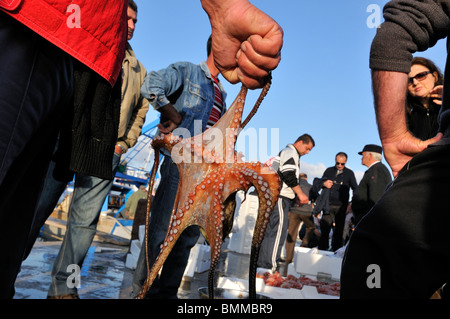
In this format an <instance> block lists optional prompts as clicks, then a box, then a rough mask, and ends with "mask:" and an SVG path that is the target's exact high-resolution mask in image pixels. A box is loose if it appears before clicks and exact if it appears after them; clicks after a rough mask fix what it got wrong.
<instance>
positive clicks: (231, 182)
mask: <svg viewBox="0 0 450 319" xmlns="http://www.w3.org/2000/svg"><path fill="white" fill-rule="evenodd" d="M269 87H270V80H269V81H268V83H267V85H266V86H265V88H264V89H263V91H262V92H261V95H260V97H259V99H258V101H257V102H256V103H255V106H254V108H253V110H252V111H251V113H250V114H249V116H248V117H247V119H246V120H245V121H244V123H241V120H242V114H243V108H244V103H245V98H246V94H247V89H246V88H245V87H242V88H241V91H240V92H239V94H238V96H237V97H236V99H235V101H234V102H233V103H232V105H231V107H230V108H229V109H228V111H227V112H226V113H225V114H224V116H223V117H222V118H221V119H220V120H219V121H218V122H217V123H216V124H215V125H214V126H213V127H212V128H210V129H208V130H207V131H205V132H204V133H202V134H201V135H199V136H194V137H192V138H190V139H182V138H179V137H176V136H174V135H173V134H166V135H164V136H161V137H158V138H155V139H154V140H153V142H152V147H153V148H155V150H158V154H159V149H160V148H165V149H166V150H168V151H169V152H171V156H172V159H173V160H174V162H175V163H176V165H177V167H178V171H179V173H180V182H179V185H178V190H177V196H176V200H175V203H174V209H173V211H172V216H171V222H170V225H169V227H168V230H167V233H166V238H165V240H164V242H163V245H162V247H161V251H160V253H159V255H158V257H157V259H156V261H155V263H154V265H153V266H152V268H151V269H149V265H147V268H148V270H149V271H148V276H147V279H146V281H145V283H144V285H143V287H142V290H141V292H140V293H139V295H138V298H143V297H144V296H145V294H146V292H147V290H148V289H149V288H150V286H151V285H152V283H153V281H154V279H155V278H156V276H157V273H158V271H159V270H160V269H161V267H162V265H163V264H164V262H165V260H166V259H167V256H168V254H169V253H170V251H171V250H172V248H173V246H174V245H175V242H176V241H177V240H178V238H179V236H180V234H181V232H182V231H183V230H184V229H186V228H187V227H189V226H191V225H198V226H200V228H201V229H202V231H204V233H205V238H206V239H207V240H208V242H209V244H210V247H211V266H210V270H209V274H208V288H209V297H210V298H214V289H213V286H214V285H213V275H214V270H215V268H216V265H217V263H218V261H219V256H220V251H221V247H222V244H223V240H224V238H225V237H226V236H227V235H228V233H229V231H230V229H231V225H232V222H233V216H234V208H235V199H234V197H233V196H234V194H235V193H236V192H237V191H239V190H243V191H248V190H249V188H250V187H252V186H253V187H255V189H256V190H257V192H258V197H259V209H258V216H257V221H256V226H255V232H254V235H253V239H252V252H251V257H250V259H251V263H250V275H249V290H250V296H251V297H252V298H254V297H255V296H256V289H255V281H256V272H255V271H256V260H257V257H258V252H259V247H260V245H261V242H262V239H263V238H264V232H265V229H266V227H267V223H268V219H269V216H270V213H271V211H272V209H273V207H274V206H275V203H276V201H277V198H278V195H279V191H280V180H279V177H278V174H277V173H276V172H275V171H273V170H272V169H270V168H268V167H264V166H263V165H262V164H260V163H245V162H242V161H241V160H240V159H239V156H238V154H237V153H236V151H235V150H234V148H235V144H236V140H237V137H238V135H239V132H240V131H241V130H242V128H243V127H244V126H245V125H246V123H248V121H249V120H250V119H251V117H252V116H253V115H254V114H255V113H256V111H257V109H258V107H259V105H260V104H261V102H262V100H263V98H264V96H265V95H266V93H267V90H268V89H269ZM218 133H220V134H218ZM218 135H219V138H215V137H217V136H218ZM155 153H156V152H155ZM155 171H156V170H155ZM152 175H153V174H152ZM152 178H153V179H154V175H153V176H152ZM151 183H153V181H152V182H151ZM150 205H151V202H150V200H149V202H148V205H147V215H148V214H149V213H150ZM233 205H234V206H233ZM147 217H148V216H147ZM148 221H149V220H148V218H147V225H146V247H147V246H148V245H147V240H148V239H147V238H148V235H147V232H148ZM224 225H225V226H224ZM147 263H148V261H147Z"/></svg>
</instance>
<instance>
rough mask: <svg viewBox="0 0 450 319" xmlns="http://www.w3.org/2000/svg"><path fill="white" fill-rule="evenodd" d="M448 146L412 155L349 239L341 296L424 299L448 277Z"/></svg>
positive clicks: (449, 171)
mask: <svg viewBox="0 0 450 319" xmlns="http://www.w3.org/2000/svg"><path fill="white" fill-rule="evenodd" d="M449 181H450V145H446V146H431V147H428V148H427V149H426V150H424V151H423V152H422V153H420V154H418V155H416V156H415V157H414V158H413V159H412V160H411V161H410V162H409V163H408V164H407V165H406V166H405V167H404V168H403V169H402V171H401V172H400V173H399V175H398V177H397V178H396V179H395V180H394V182H393V183H392V185H391V187H390V188H389V189H388V190H387V191H386V193H385V194H384V195H383V196H382V197H381V198H380V200H379V201H378V202H377V203H376V205H375V206H374V207H373V208H372V210H370V211H369V213H367V215H365V216H364V217H363V218H362V219H361V221H360V222H359V224H358V225H357V226H356V229H355V231H354V232H353V234H352V235H351V238H350V241H349V244H348V247H347V251H346V254H345V257H344V261H343V265H342V273H341V298H344V299H348V298H386V299H390V298H424V299H425V298H426V299H428V298H429V297H430V296H431V295H432V294H433V293H434V292H435V291H436V290H438V289H439V288H440V287H441V286H442V285H443V284H444V283H446V282H448V280H449V279H450V278H449V277H450V249H449V247H450V236H449V231H448V227H449V225H450V182H449Z"/></svg>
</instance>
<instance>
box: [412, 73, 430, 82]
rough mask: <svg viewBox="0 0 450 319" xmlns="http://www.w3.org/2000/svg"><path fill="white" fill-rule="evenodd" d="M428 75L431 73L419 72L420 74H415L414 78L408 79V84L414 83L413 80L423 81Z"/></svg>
mask: <svg viewBox="0 0 450 319" xmlns="http://www.w3.org/2000/svg"><path fill="white" fill-rule="evenodd" d="M428 74H431V71H423V72H420V73H418V74H416V75H415V76H412V77H410V78H409V79H408V84H412V83H413V82H414V79H416V80H417V81H423V80H425V79H426V77H427V75H428Z"/></svg>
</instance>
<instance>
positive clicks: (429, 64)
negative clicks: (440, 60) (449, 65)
mask: <svg viewBox="0 0 450 319" xmlns="http://www.w3.org/2000/svg"><path fill="white" fill-rule="evenodd" d="M416 64H419V65H422V66H424V67H426V68H427V69H428V70H430V72H431V73H433V75H434V74H435V73H436V74H437V80H436V82H435V83H434V86H436V85H442V84H443V83H444V76H443V75H442V72H441V71H440V70H439V68H438V67H437V66H436V64H434V62H433V61H431V60H428V59H426V58H423V57H415V58H413V59H412V61H411V66H413V65H416ZM417 103H420V101H419V99H418V98H416V97H414V96H412V95H411V94H409V91H408V90H407V92H406V110H407V112H408V113H411V109H412V107H413V105H414V104H417Z"/></svg>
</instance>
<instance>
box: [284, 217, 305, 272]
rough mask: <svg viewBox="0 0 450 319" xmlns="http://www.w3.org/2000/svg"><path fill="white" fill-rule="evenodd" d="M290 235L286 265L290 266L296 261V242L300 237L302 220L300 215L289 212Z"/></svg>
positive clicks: (287, 241)
mask: <svg viewBox="0 0 450 319" xmlns="http://www.w3.org/2000/svg"><path fill="white" fill-rule="evenodd" d="M288 218H289V225H288V235H287V238H286V264H289V263H291V262H292V260H293V259H294V248H295V242H296V241H297V237H298V229H299V228H300V223H301V221H302V220H301V218H300V215H299V214H294V213H291V212H289V214H288Z"/></svg>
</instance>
